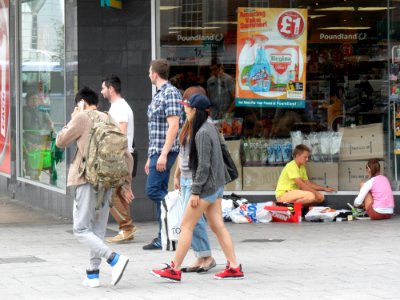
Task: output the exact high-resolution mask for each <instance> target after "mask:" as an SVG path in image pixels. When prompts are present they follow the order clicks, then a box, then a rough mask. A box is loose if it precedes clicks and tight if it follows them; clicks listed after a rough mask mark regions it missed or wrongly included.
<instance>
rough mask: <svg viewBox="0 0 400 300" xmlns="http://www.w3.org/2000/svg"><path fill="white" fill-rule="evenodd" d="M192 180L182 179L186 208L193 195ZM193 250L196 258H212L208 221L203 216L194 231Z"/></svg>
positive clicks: (182, 191)
mask: <svg viewBox="0 0 400 300" xmlns="http://www.w3.org/2000/svg"><path fill="white" fill-rule="evenodd" d="M191 187H192V179H191V178H184V177H181V193H182V197H183V201H184V207H186V206H187V205H188V202H189V199H190V196H191V195H192V188H191ZM191 246H192V249H193V251H194V254H195V256H196V257H198V258H200V257H208V256H211V247H210V241H209V239H208V233H207V221H206V219H205V218H204V216H201V218H200V219H199V221H198V222H197V224H196V226H195V228H194V230H193V238H192V244H191Z"/></svg>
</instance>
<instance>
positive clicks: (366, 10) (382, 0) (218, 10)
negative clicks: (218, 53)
mask: <svg viewBox="0 0 400 300" xmlns="http://www.w3.org/2000/svg"><path fill="white" fill-rule="evenodd" d="M167 5H171V7H174V9H169V10H167V11H163V12H162V17H163V18H164V17H166V18H167V19H168V20H169V21H170V22H168V23H169V24H170V26H182V25H183V24H182V21H183V20H186V21H185V23H186V24H185V25H186V26H190V24H191V26H195V27H196V28H197V29H198V30H202V29H201V27H207V26H210V25H207V23H208V22H212V23H214V24H215V23H217V22H220V24H219V25H218V26H219V27H221V28H226V27H235V26H236V25H235V21H236V20H237V14H236V9H237V7H246V6H257V7H270V8H273V7H277V8H279V7H293V8H307V9H308V14H309V15H310V16H318V17H313V18H311V22H310V23H311V24H315V26H317V27H318V28H326V27H333V26H342V27H368V26H370V27H376V23H377V21H379V20H383V19H386V18H387V1H386V0H362V1H360V0H358V1H332V0H321V1H315V0H305V1H293V0H292V1H290V0H234V1H233V0H230V1H228V0H227V1H221V0H218V1H217V0H185V1H180V0H176V1H170V0H169V1H167V0H161V6H167ZM199 6H202V7H203V9H202V10H199ZM344 7H346V8H351V9H352V10H345V9H343V8H344ZM399 7H400V1H391V4H390V8H391V9H390V13H391V15H392V18H394V19H400V12H399V11H400V9H398V8H399ZM192 8H193V9H192ZM327 8H329V9H332V10H328V11H326V10H321V9H327ZM394 8H397V9H394ZM182 14H184V15H186V16H189V15H190V18H189V19H188V18H184V19H181V16H182ZM397 15H398V18H396V17H397ZM167 16H168V17H167ZM188 20H189V22H188ZM224 22H226V24H223V23H224ZM214 26H215V25H214ZM199 27H200V28H199ZM313 29H315V28H313Z"/></svg>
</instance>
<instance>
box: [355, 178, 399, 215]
mask: <svg viewBox="0 0 400 300" xmlns="http://www.w3.org/2000/svg"><path fill="white" fill-rule="evenodd" d="M368 192H371V195H372V198H373V199H374V202H373V204H372V207H373V208H374V210H375V211H376V212H378V213H381V214H393V208H394V197H393V192H392V188H391V186H390V182H389V180H388V179H387V178H386V177H385V176H383V175H378V176H375V177H372V178H371V179H369V180H368V181H367V182H366V183H364V185H363V186H362V187H361V189H360V193H359V194H358V196H357V198H356V199H355V200H354V205H355V206H359V205H361V204H362V203H363V201H364V199H365V197H366V196H367V194H368Z"/></svg>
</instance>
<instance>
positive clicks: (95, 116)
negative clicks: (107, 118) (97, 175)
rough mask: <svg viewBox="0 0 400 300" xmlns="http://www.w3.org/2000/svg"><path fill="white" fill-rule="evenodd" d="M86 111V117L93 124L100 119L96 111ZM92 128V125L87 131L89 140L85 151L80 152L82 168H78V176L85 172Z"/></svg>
mask: <svg viewBox="0 0 400 300" xmlns="http://www.w3.org/2000/svg"><path fill="white" fill-rule="evenodd" d="M86 113H87V115H88V117H89V118H90V120H91V121H92V123H93V126H94V125H95V124H96V123H97V122H101V119H100V117H99V115H98V114H97V113H96V111H94V110H89V111H86ZM93 128H94V127H92V128H91V130H90V131H89V138H88V141H89V142H88V144H87V147H86V151H85V153H82V168H80V169H79V170H78V176H79V177H81V176H83V175H84V173H85V170H86V164H87V157H89V146H90V143H91V141H92V137H93Z"/></svg>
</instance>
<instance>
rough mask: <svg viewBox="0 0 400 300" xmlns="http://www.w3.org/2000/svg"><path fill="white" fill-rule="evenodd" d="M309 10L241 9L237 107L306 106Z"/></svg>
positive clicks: (239, 18) (239, 17) (239, 10)
mask: <svg viewBox="0 0 400 300" xmlns="http://www.w3.org/2000/svg"><path fill="white" fill-rule="evenodd" d="M306 52H307V10H306V9H291V8H290V9H286V8H248V7H247V8H244V7H240V8H238V24H237V57H236V60H237V67H236V106H261V107H289V108H290V107H292V108H304V107H305V91H306Z"/></svg>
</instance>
